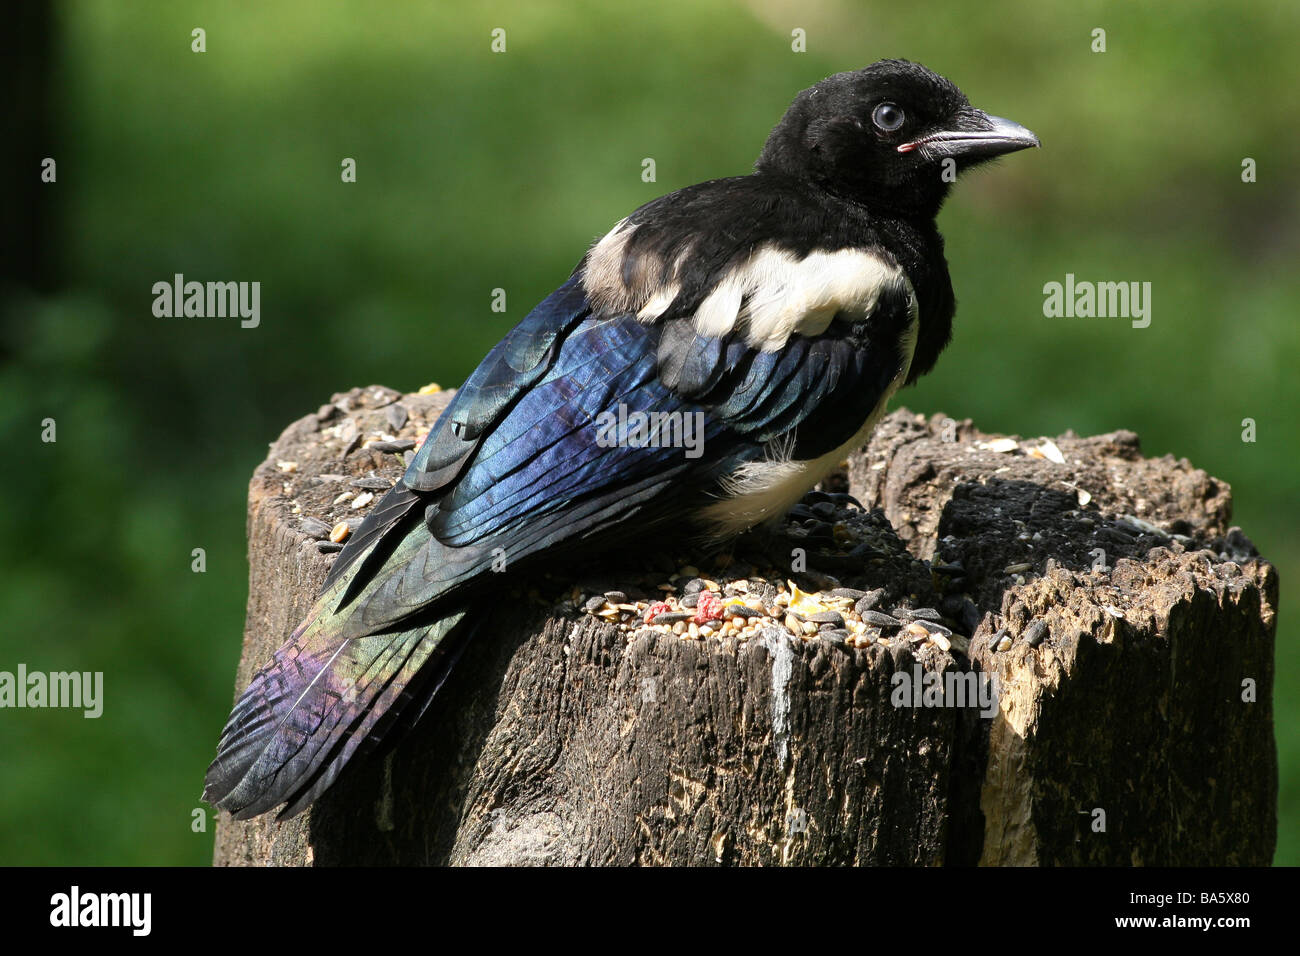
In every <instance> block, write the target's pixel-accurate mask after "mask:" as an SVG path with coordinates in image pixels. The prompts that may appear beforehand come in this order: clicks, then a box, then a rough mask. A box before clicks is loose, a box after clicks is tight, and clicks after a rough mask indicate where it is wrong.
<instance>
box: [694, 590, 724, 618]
mask: <svg viewBox="0 0 1300 956" xmlns="http://www.w3.org/2000/svg"><path fill="white" fill-rule="evenodd" d="M720 617H722V598H720V597H718V596H717V595H716V594H714V593H713V592H712V591H701V592H700V599H699V602H698V603H697V604H696V605H695V623H696V624H707V623H709V621H716V620H718V619H719V618H720Z"/></svg>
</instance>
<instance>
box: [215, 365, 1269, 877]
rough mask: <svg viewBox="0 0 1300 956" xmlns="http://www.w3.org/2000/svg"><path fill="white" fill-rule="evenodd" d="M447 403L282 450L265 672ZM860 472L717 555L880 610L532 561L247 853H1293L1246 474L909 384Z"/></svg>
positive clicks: (396, 404)
mask: <svg viewBox="0 0 1300 956" xmlns="http://www.w3.org/2000/svg"><path fill="white" fill-rule="evenodd" d="M447 398H448V394H447V393H445V392H443V393H437V394H431V395H400V394H399V393H397V392H395V391H393V390H391V389H386V388H381V387H369V388H365V389H354V390H352V391H351V392H348V393H344V394H340V395H337V396H335V398H334V400H333V401H332V402H331V403H330V404H329V405H326V406H323V407H322V409H321V410H320V411H319V412H317V413H316V414H314V415H308V416H306V417H305V418H302V419H300V420H299V421H297V422H295V423H293V424H292V425H290V426H289V428H287V429H286V430H285V432H284V433H283V434H282V435H281V437H280V438H279V440H278V441H277V442H276V443H275V444H274V445H273V446H272V448H271V452H270V455H269V456H268V458H267V460H266V462H264V463H263V464H262V465H261V466H259V467H258V469H257V471H256V472H255V474H254V476H253V480H252V483H251V485H250V489H249V512H248V534H249V563H250V579H249V600H248V619H247V627H246V631H245V636H244V649H243V656H242V659H241V662H240V666H239V671H238V675H237V678H236V692H237V693H238V692H239V691H242V689H243V688H244V686H245V685H246V684H247V682H248V680H249V678H250V677H251V676H252V674H253V673H254V672H255V671H256V669H257V668H258V667H259V666H261V664H262V663H263V662H264V661H265V660H266V659H267V658H268V657H269V656H270V654H271V653H272V651H273V650H274V649H275V648H276V647H277V646H278V645H279V644H280V643H281V642H282V641H283V639H284V638H285V636H286V635H287V634H288V633H289V632H290V630H292V628H293V627H294V626H296V625H297V624H298V623H299V621H300V619H301V618H302V616H303V615H304V614H305V613H306V611H307V610H308V608H309V607H310V605H311V603H312V601H313V599H314V597H315V595H316V591H317V589H318V588H319V586H320V584H321V582H322V581H323V580H324V577H325V575H326V573H327V571H328V569H329V567H330V563H331V562H332V560H333V555H332V554H331V553H328V548H329V547H330V545H329V544H328V543H327V542H325V541H323V540H322V539H323V538H324V537H325V535H326V529H328V528H329V527H330V526H333V525H335V524H336V523H337V522H338V521H340V520H351V521H353V522H358V521H359V518H360V517H362V516H364V514H365V509H366V508H367V507H368V504H367V502H368V500H369V499H367V498H366V497H365V496H366V495H368V494H373V495H374V496H375V498H376V499H377V498H378V497H381V496H382V494H383V490H384V488H385V487H387V486H390V485H391V484H392V483H393V482H394V481H396V480H397V478H398V477H399V476H400V474H401V471H402V468H403V461H402V457H401V455H402V453H403V452H405V451H407V450H408V449H409V447H410V444H411V443H412V442H414V441H415V440H418V438H419V437H420V436H421V434H422V432H423V431H424V430H425V429H427V427H428V426H429V424H431V423H432V421H433V420H434V419H435V418H436V417H437V414H438V412H439V411H440V410H441V408H442V407H443V406H444V405H445V402H446V400H447ZM376 441H378V442H379V443H378V444H377V445H376V444H375V442H376ZM836 480H838V481H839V482H840V483H841V490H843V487H844V486H845V485H847V488H848V490H849V491H850V492H851V493H852V494H853V495H855V496H856V497H857V498H858V499H859V500H860V501H861V502H862V504H863V505H864V506H865V507H866V508H867V509H869V511H867V512H862V511H858V510H857V509H854V508H852V507H851V506H850V505H849V504H847V503H845V502H844V501H843V500H842V499H840V498H836V497H833V496H832V497H830V498H826V499H825V500H822V501H819V502H817V503H814V504H813V505H812V508H813V511H814V512H816V514H817V515H818V516H820V518H819V519H818V520H820V519H825V521H826V522H827V523H833V524H834V528H835V532H834V536H833V537H834V538H835V542H834V543H832V544H831V545H828V546H827V547H826V548H819V547H818V540H819V539H816V537H815V533H814V532H813V531H811V530H809V529H811V528H813V527H814V526H815V525H816V521H815V520H814V516H813V514H811V513H809V512H807V511H806V510H803V511H801V512H800V514H801V515H802V517H800V516H796V517H795V518H794V519H792V521H791V524H790V526H789V527H788V528H787V536H786V537H785V538H783V539H781V540H783V541H784V542H785V544H784V545H783V546H782V547H784V549H785V550H784V551H781V552H780V554H781V555H787V556H788V560H787V563H788V564H790V569H788V570H781V571H780V572H779V573H778V569H776V568H770V567H769V568H767V569H764V568H763V567H762V564H761V562H750V561H748V560H747V558H748V557H749V554H748V553H745V552H743V549H738V550H737V552H736V553H734V554H729V555H723V556H722V557H720V558H718V559H717V560H716V561H715V562H714V563H713V564H710V565H703V564H702V565H701V568H703V569H704V570H701V571H699V572H697V574H698V575H699V576H700V577H703V578H705V579H707V580H709V581H711V582H716V584H709V585H706V586H705V589H706V590H708V589H710V588H712V587H717V588H718V589H719V591H720V592H721V595H720V596H723V597H726V596H727V595H728V594H732V595H738V597H737V600H739V599H740V598H746V599H748V598H749V597H753V598H754V600H753V601H751V603H755V602H757V603H758V604H759V606H760V607H761V606H762V604H763V602H765V601H776V602H779V601H780V600H781V599H782V598H781V595H780V594H777V596H776V597H775V598H774V597H773V594H774V593H775V590H774V589H776V590H781V591H782V593H783V594H784V595H785V597H787V598H789V597H791V590H790V589H791V587H793V586H797V587H798V588H799V589H800V592H798V593H794V595H793V596H794V598H795V599H796V603H795V604H794V605H792V606H791V607H790V608H786V607H785V606H784V605H782V606H780V607H777V608H774V610H778V611H783V612H789V611H790V610H796V611H797V609H798V608H800V607H805V608H806V607H811V606H820V605H817V604H816V603H813V604H809V605H803V604H800V603H798V602H800V601H804V600H810V601H814V602H815V600H816V596H817V595H818V594H820V595H822V596H823V597H825V599H826V600H828V601H829V600H832V599H838V601H839V605H838V606H841V607H843V608H847V607H848V606H849V605H851V606H852V608H853V610H852V613H851V614H850V613H849V612H848V611H847V610H845V614H846V615H848V616H849V617H857V618H861V619H862V621H863V622H865V623H859V622H858V621H850V620H847V618H842V619H841V622H840V625H842V626H839V625H836V624H835V623H834V621H833V618H835V616H836V615H835V613H834V612H830V613H829V614H828V616H829V618H831V619H832V620H830V621H827V620H825V619H821V618H819V619H816V620H812V621H809V620H807V618H808V617H809V615H799V614H797V613H796V614H795V615H793V616H791V615H790V614H789V613H787V616H786V617H785V619H784V623H782V621H780V620H773V619H770V618H763V619H761V621H760V620H759V619H752V620H748V621H742V622H741V624H743V625H745V626H746V627H747V628H748V629H749V631H752V633H746V632H744V631H741V630H740V629H739V628H740V625H735V627H736V630H735V631H734V632H733V633H730V634H729V633H727V630H726V629H724V631H723V632H722V633H721V634H713V635H705V636H697V637H694V638H692V634H691V633H690V631H689V630H688V631H687V633H685V634H681V635H679V634H676V633H666V631H667V630H668V627H667V625H661V626H659V627H658V628H648V627H645V626H643V624H642V623H641V619H642V615H643V611H644V608H645V606H646V603H647V601H648V600H649V599H650V598H653V597H655V596H656V595H655V594H653V593H648V594H647V592H653V589H654V587H655V585H654V584H653V583H652V582H654V581H656V580H657V581H661V582H665V584H666V585H672V586H673V587H674V588H676V591H677V593H682V592H684V591H685V590H687V589H688V588H689V585H686V583H685V582H686V580H687V579H688V578H690V577H691V573H690V572H692V571H694V570H695V569H690V568H687V569H685V572H686V573H684V574H680V575H679V576H677V577H676V578H673V576H672V575H673V573H674V572H680V571H682V570H683V569H682V567H681V563H682V561H683V560H689V559H690V558H692V557H693V556H690V555H687V556H680V555H679V556H676V557H675V558H674V557H673V556H669V557H668V558H664V557H662V556H654V555H650V556H649V557H648V558H647V561H648V563H649V567H643V566H640V565H639V564H638V563H637V562H633V561H628V562H622V561H620V562H609V561H607V562H606V563H605V565H604V567H602V568H599V569H595V570H593V569H591V568H564V567H561V568H551V569H549V570H548V573H547V574H546V575H544V576H540V577H536V578H532V579H525V580H514V579H511V580H508V581H506V582H504V583H503V586H502V587H503V589H502V599H501V600H500V601H498V602H495V603H494V606H492V607H490V608H485V609H484V611H483V613H484V614H485V615H488V621H487V626H486V627H485V630H484V633H483V634H481V635H480V637H479V638H478V639H477V640H476V641H475V642H473V643H472V644H471V645H470V647H469V649H468V650H467V651H466V652H465V655H464V657H463V658H462V660H461V661H460V663H459V665H458V666H457V669H456V671H455V672H454V673H453V675H452V677H451V678H450V679H449V680H448V682H447V684H446V685H445V686H444V688H443V690H442V692H441V694H440V695H439V697H438V698H437V700H435V702H434V704H433V705H432V706H431V707H430V709H429V711H428V712H427V713H426V715H425V716H424V719H423V720H422V721H421V722H420V724H418V725H417V726H416V727H415V729H414V730H413V731H412V732H411V733H410V734H409V735H407V736H406V737H405V738H404V739H403V740H402V741H401V742H400V743H399V744H397V746H396V747H394V748H392V749H391V750H390V751H389V752H388V753H387V754H386V755H384V756H381V757H379V756H377V757H374V758H371V759H367V760H362V761H358V762H357V763H355V764H354V765H352V766H349V767H348V768H347V770H345V771H344V773H343V774H342V775H341V776H340V779H339V781H338V782H337V783H336V784H335V786H334V787H333V788H332V789H331V790H330V791H328V792H327V793H326V794H325V795H324V796H323V797H322V798H321V799H320V800H318V801H317V802H316V803H315V804H314V805H313V806H312V807H311V808H310V809H309V810H308V811H306V812H304V813H303V814H301V815H299V816H297V817H294V818H292V819H289V820H287V821H284V822H282V823H277V822H275V820H274V817H273V816H264V817H261V818H258V819H255V820H251V821H246V822H240V821H234V820H232V819H230V817H229V816H228V815H226V814H221V817H220V820H219V822H218V825H217V837H216V858H215V862H216V863H217V864H218V865H266V864H273V865H308V864H315V865H329V864H638V863H640V864H676V865H781V864H789V865H845V864H920V865H936V864H957V865H961V864H975V863H984V864H1028V865H1032V864H1039V865H1045V864H1105V865H1129V864H1151V865H1183V864H1205V865H1264V864H1268V863H1269V862H1271V859H1272V855H1273V847H1274V843H1275V840H1276V808H1277V758H1276V750H1275V746H1274V740H1273V718H1272V701H1271V695H1272V687H1273V641H1274V634H1275V630H1276V613H1277V603H1278V579H1277V574H1276V572H1275V570H1274V569H1273V567H1272V566H1271V565H1270V564H1268V563H1267V562H1266V561H1264V560H1262V559H1261V558H1260V557H1259V556H1258V555H1257V553H1256V552H1255V549H1254V547H1253V546H1252V545H1251V543H1250V541H1249V540H1248V539H1247V538H1246V536H1245V535H1244V534H1243V533H1242V532H1241V531H1240V529H1237V528H1231V527H1229V519H1230V517H1231V496H1230V490H1229V488H1228V486H1227V485H1226V484H1224V483H1223V482H1221V481H1218V480H1216V479H1214V478H1211V477H1209V476H1208V475H1206V474H1205V472H1203V471H1200V470H1197V469H1195V468H1193V467H1192V466H1191V465H1190V464H1188V462H1187V461H1185V460H1180V461H1175V460H1174V459H1172V458H1170V457H1168V456H1166V457H1165V458H1162V459H1145V458H1143V457H1142V455H1141V452H1140V449H1139V445H1138V440H1137V437H1136V436H1135V435H1133V434H1131V433H1127V432H1116V433H1114V434H1110V435H1102V436H1096V437H1093V438H1077V437H1075V436H1073V435H1065V436H1061V437H1058V438H1057V439H1055V440H1046V439H1035V440H1025V441H1015V440H1012V439H1006V438H997V437H995V436H988V435H984V434H981V433H980V432H978V431H976V430H975V429H974V428H973V427H972V426H971V424H970V423H969V422H961V423H958V422H954V421H952V420H951V419H943V418H939V417H936V418H934V419H930V420H926V419H924V418H922V417H919V416H915V415H913V414H911V413H909V412H907V411H905V410H899V411H896V412H894V413H893V414H892V415H890V416H888V417H887V418H886V419H885V420H884V421H883V422H882V423H881V425H880V426H879V427H878V428H877V430H876V434H875V435H874V436H873V438H872V441H871V443H870V445H869V446H868V447H867V448H866V449H865V450H864V451H863V452H861V453H859V454H858V455H856V456H855V457H854V458H853V459H852V460H851V461H850V462H849V463H848V468H847V471H846V473H844V474H841V475H839V476H833V477H832V479H831V480H830V482H829V483H832V484H833V483H834V482H835V481H836ZM358 499H360V500H358ZM805 518H806V519H807V520H804V519H805ZM801 534H802V535H806V539H805V538H801V537H800V535H801ZM841 535H843V536H844V537H845V538H847V539H850V544H853V545H854V547H853V549H852V551H851V552H850V553H849V554H847V555H846V554H844V553H842V552H843V550H844V548H846V547H848V545H842V546H841V543H840V537H841ZM792 542H793V547H791V543H792ZM805 544H806V549H805V547H804V546H803V545H805ZM646 548H647V549H648V550H649V549H651V548H652V543H649V542H648V543H646ZM836 548H839V552H840V553H832V552H833V551H835V550H836ZM805 550H806V553H805ZM768 553H770V552H768ZM805 558H806V566H805V563H804V559H805ZM699 560H700V561H705V560H706V559H704V558H703V556H699ZM657 562H659V563H658V564H657ZM624 563H626V565H627V566H626V567H624ZM786 577H789V578H791V579H792V581H791V584H790V585H789V586H785V587H782V588H778V587H777V586H778V585H781V584H783V579H784V578H786ZM845 585H847V587H848V590H842V591H841V592H840V593H839V594H838V595H836V594H834V591H835V589H836V588H837V587H842V586H845ZM697 586H698V585H697ZM615 592H621V593H618V594H616V593H615ZM803 592H808V593H803ZM606 593H608V594H609V595H612V597H609V598H606V597H605V596H604V595H606ZM809 594H813V597H811V598H810V597H809ZM859 595H863V596H862V597H859ZM620 598H621V601H620ZM697 598H698V596H697ZM845 602H849V604H848V605H846V604H845ZM913 612H915V613H913ZM873 615H875V616H873ZM882 615H883V616H882ZM678 616H679V617H681V616H682V615H678ZM885 617H888V618H889V619H891V620H892V621H893V622H894V623H892V624H889V623H883V624H882V623H880V622H881V621H883V620H884V619H885ZM778 618H779V615H778ZM801 618H802V619H801ZM756 622H757V623H756ZM682 623H683V627H682V628H678V630H682V629H683V628H685V627H687V625H686V624H685V622H682ZM796 635H797V636H796ZM981 689H983V691H984V692H986V694H987V695H991V697H988V698H987V700H986V701H985V702H981V701H980V699H979V693H980V692H981ZM963 690H965V691H966V693H965V694H964V695H963V693H962V692H963ZM986 703H988V704H989V706H985V704H986Z"/></svg>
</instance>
